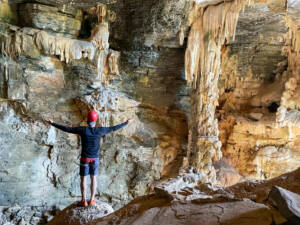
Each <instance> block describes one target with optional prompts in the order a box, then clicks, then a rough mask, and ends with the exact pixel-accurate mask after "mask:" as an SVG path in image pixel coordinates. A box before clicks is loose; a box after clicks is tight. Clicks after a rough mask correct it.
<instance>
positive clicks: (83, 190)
mask: <svg viewBox="0 0 300 225" xmlns="http://www.w3.org/2000/svg"><path fill="white" fill-rule="evenodd" d="M80 189H81V196H82V201H86V177H85V176H81V177H80Z"/></svg>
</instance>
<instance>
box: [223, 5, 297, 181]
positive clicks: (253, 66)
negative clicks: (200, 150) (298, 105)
mask: <svg viewBox="0 0 300 225" xmlns="http://www.w3.org/2000/svg"><path fill="white" fill-rule="evenodd" d="M295 8H296V6H295V5H294V4H293V3H292V1H287V2H285V1H266V2H263V3H261V2H260V3H255V4H254V5H251V6H247V7H246V9H245V11H244V12H242V13H240V15H239V22H238V24H237V30H236V36H235V40H231V41H229V42H228V43H226V45H225V46H224V48H223V54H222V61H223V63H222V74H221V76H220V79H219V90H220V98H219V106H218V112H217V113H218V117H219V121H220V122H219V128H220V139H221V141H222V152H223V156H224V158H223V160H224V161H226V162H227V163H229V164H230V165H232V166H233V167H234V168H236V169H237V170H238V172H239V173H240V174H241V175H242V176H243V177H246V178H248V179H249V178H251V179H269V178H272V177H276V176H279V175H280V174H282V173H284V172H285V171H292V170H294V169H296V168H298V165H299V153H298V149H299V146H298V142H299V141H298V135H299V126H298V125H297V122H296V120H297V116H295V114H297V112H293V113H294V114H293V115H291V114H289V111H288V110H285V109H286V108H283V106H282V105H284V104H285V103H287V102H288V103H287V105H289V104H293V103H292V101H290V100H287V99H286V98H287V96H294V97H295V96H296V93H289V95H287V94H285V93H287V92H288V90H287V89H288V88H289V87H290V86H291V84H294V83H293V78H291V77H293V76H294V75H293V74H298V72H297V70H296V69H295V67H294V66H292V65H294V63H292V64H291V63H290V61H291V60H292V61H293V62H295V61H294V60H296V59H297V57H296V56H295V55H292V54H295V52H294V50H291V48H293V45H292V44H291V33H292V32H293V29H291V25H290V24H291V22H289V18H291V17H293V13H292V11H293V10H296V9H295ZM296 11H297V10H296ZM292 24H293V23H292ZM293 37H294V38H295V39H297V38H296V36H295V35H294V36H293ZM291 52H293V53H291ZM296 55H297V54H296ZM291 79H292V80H291ZM293 88H295V87H293ZM288 108H289V109H295V107H294V108H290V107H288ZM288 118H290V119H288Z"/></svg>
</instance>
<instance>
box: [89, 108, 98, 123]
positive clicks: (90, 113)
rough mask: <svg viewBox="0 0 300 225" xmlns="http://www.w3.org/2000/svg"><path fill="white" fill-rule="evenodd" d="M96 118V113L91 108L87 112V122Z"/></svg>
mask: <svg viewBox="0 0 300 225" xmlns="http://www.w3.org/2000/svg"><path fill="white" fill-rule="evenodd" d="M97 119H98V114H97V112H96V111H95V110H92V111H90V112H89V114H88V122H95V121H97Z"/></svg>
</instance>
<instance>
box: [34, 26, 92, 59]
mask: <svg viewBox="0 0 300 225" xmlns="http://www.w3.org/2000/svg"><path fill="white" fill-rule="evenodd" d="M35 42H36V44H37V46H38V48H39V49H40V50H42V51H43V52H44V53H46V54H49V55H57V56H59V57H60V60H61V61H66V62H67V63H68V62H69V61H70V60H72V59H81V58H87V57H88V58H89V59H90V60H92V59H93V58H94V54H95V50H94V46H93V44H92V43H90V42H87V41H80V40H75V39H69V38H64V37H59V36H54V35H50V34H48V33H47V32H45V31H40V32H38V33H37V34H36V36H35Z"/></svg>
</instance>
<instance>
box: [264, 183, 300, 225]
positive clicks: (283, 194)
mask: <svg viewBox="0 0 300 225" xmlns="http://www.w3.org/2000/svg"><path fill="white" fill-rule="evenodd" d="M269 199H270V201H271V202H272V203H273V204H274V205H275V206H276V207H277V208H278V210H279V212H280V213H281V214H282V215H283V216H284V217H285V218H287V220H288V221H289V222H290V223H291V224H299V223H300V195H298V194H296V193H293V192H291V191H288V190H286V189H284V188H281V187H278V186H273V187H272V189H271V191H270V194H269Z"/></svg>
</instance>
